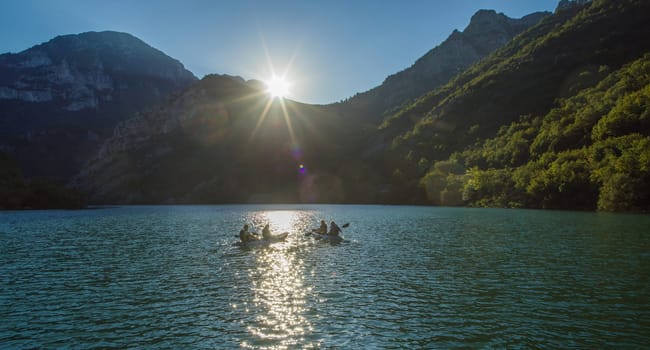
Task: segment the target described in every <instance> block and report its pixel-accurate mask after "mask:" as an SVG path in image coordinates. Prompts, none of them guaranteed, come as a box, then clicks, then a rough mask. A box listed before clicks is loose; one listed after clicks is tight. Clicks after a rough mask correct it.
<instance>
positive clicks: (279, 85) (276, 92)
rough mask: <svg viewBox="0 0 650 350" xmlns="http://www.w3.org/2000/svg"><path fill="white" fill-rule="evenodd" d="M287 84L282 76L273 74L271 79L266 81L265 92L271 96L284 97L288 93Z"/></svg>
mask: <svg viewBox="0 0 650 350" xmlns="http://www.w3.org/2000/svg"><path fill="white" fill-rule="evenodd" d="M289 86H290V84H289V82H288V81H286V80H285V79H284V78H283V77H278V76H275V75H274V76H273V77H272V78H271V79H269V80H267V81H266V92H268V94H269V95H271V97H280V98H282V97H286V96H287V95H289Z"/></svg>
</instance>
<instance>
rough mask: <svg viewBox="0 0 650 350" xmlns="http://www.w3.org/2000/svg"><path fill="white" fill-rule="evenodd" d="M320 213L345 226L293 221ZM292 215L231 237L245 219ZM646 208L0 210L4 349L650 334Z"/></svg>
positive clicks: (635, 340) (533, 343) (609, 338)
mask: <svg viewBox="0 0 650 350" xmlns="http://www.w3.org/2000/svg"><path fill="white" fill-rule="evenodd" d="M320 219H325V220H327V221H328V222H329V221H330V220H332V219H334V220H336V221H337V222H338V223H339V224H342V223H345V222H350V223H351V225H350V227H349V228H347V229H344V233H343V236H344V237H345V239H346V240H345V241H344V242H343V243H341V244H336V245H332V244H329V243H326V242H319V241H314V240H313V239H311V238H309V237H305V235H304V232H306V231H307V230H309V229H310V228H313V227H317V225H318V221H319V220H320ZM267 222H268V223H270V224H271V229H272V231H273V232H283V231H290V232H291V234H290V236H289V239H288V240H287V241H286V242H283V243H277V244H274V245H271V246H270V247H267V248H256V249H248V250H247V249H242V248H239V247H236V246H233V242H235V241H236V238H235V237H234V235H236V234H237V233H238V231H239V229H240V227H241V226H242V225H243V224H244V223H250V224H252V225H253V226H254V227H256V228H257V229H258V230H260V229H261V227H262V226H263V224H264V223H267ZM649 281H650V216H647V215H624V214H596V213H575V212H545V211H523V210H496V209H451V208H428V207H388V206H157V207H156V206H153V207H120V208H107V209H98V210H85V211H34V212H4V213H0V348H74V349H79V348H91V347H102V348H124V347H127V346H128V347H160V348H187V347H190V348H239V347H242V348H272V349H282V348H362V347H364V348H455V347H463V348H467V347H469V348H490V347H495V348H504V347H508V348H521V347H523V348H531V347H532V348H538V347H541V348H570V347H580V348H603V347H605V348H648V347H649V346H650V283H649Z"/></svg>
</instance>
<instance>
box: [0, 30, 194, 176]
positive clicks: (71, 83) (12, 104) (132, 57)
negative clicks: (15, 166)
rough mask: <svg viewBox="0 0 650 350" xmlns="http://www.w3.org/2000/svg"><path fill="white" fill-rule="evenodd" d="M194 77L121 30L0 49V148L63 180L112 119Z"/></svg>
mask: <svg viewBox="0 0 650 350" xmlns="http://www.w3.org/2000/svg"><path fill="white" fill-rule="evenodd" d="M195 81H196V77H194V75H193V74H192V73H190V72H189V71H187V70H186V69H185V68H184V67H183V65H182V64H181V63H180V62H178V61H177V60H174V59H172V58H170V57H168V56H166V55H165V54H164V53H162V52H160V51H159V50H156V49H154V48H152V47H151V46H149V45H147V44H145V43H144V42H142V41H141V40H139V39H137V38H135V37H133V36H131V35H129V34H126V33H118V32H88V33H82V34H78V35H64V36H59V37H56V38H54V39H52V40H50V41H48V42H46V43H43V44H40V45H37V46H34V47H32V48H30V49H27V50H25V51H22V52H20V53H16V54H10V53H8V54H3V55H0V150H2V151H4V152H6V153H7V154H8V155H9V157H11V158H13V159H15V160H17V161H18V163H19V164H20V167H21V168H22V169H23V172H24V173H25V175H26V176H28V177H47V178H55V179H61V180H65V179H69V178H70V177H71V176H72V175H73V174H75V173H77V172H78V171H79V169H80V166H81V164H82V163H83V162H84V161H85V160H87V159H88V157H89V156H90V155H92V154H94V153H95V152H96V151H97V149H98V147H99V145H100V144H101V142H102V141H103V140H104V139H105V138H106V137H107V136H108V135H110V134H111V133H112V130H113V128H114V127H115V125H116V124H117V123H118V122H120V121H122V120H125V119H127V118H128V117H131V116H133V114H134V113H135V112H136V111H139V110H142V109H146V108H149V107H150V106H153V105H155V104H157V103H160V102H161V101H163V100H164V99H165V98H166V97H167V96H168V95H169V94H170V93H172V92H174V91H178V90H180V89H183V88H186V87H187V86H189V85H190V84H192V83H194V82H195Z"/></svg>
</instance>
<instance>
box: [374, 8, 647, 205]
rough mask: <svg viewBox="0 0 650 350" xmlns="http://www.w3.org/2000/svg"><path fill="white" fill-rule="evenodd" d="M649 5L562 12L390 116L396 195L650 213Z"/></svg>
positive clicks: (387, 131) (390, 168)
mask: <svg viewBox="0 0 650 350" xmlns="http://www.w3.org/2000/svg"><path fill="white" fill-rule="evenodd" d="M649 11H650V3H648V2H647V1H641V0H621V1H613V0H599V1H592V2H588V3H584V2H580V3H574V4H573V6H568V7H566V6H565V7H562V8H559V9H558V11H556V13H555V14H554V15H553V16H550V17H548V18H545V19H544V20H542V21H541V22H540V23H539V24H538V25H536V26H534V27H532V28H530V29H529V30H527V31H526V32H524V33H522V34H521V35H520V36H518V37H516V38H515V39H514V40H513V41H511V42H510V43H508V44H507V45H506V46H504V47H503V48H502V49H499V50H497V51H496V52H495V53H493V54H492V55H490V56H489V57H487V58H486V59H484V60H482V61H481V62H479V63H477V64H476V65H474V66H472V67H471V68H470V69H468V70H467V71H465V72H463V73H461V74H460V75H458V76H456V77H455V78H454V79H452V80H451V81H450V82H449V83H448V84H446V85H445V86H443V87H441V88H439V89H437V90H434V91H431V92H429V93H427V94H425V95H423V96H422V97H420V98H419V99H418V100H417V101H415V102H414V103H412V104H410V105H408V106H406V107H404V108H402V109H401V110H399V111H398V112H396V113H394V114H393V115H392V116H390V117H389V118H387V119H386V120H385V122H384V123H383V124H382V125H381V128H380V132H381V133H382V135H383V136H384V137H385V138H386V139H388V140H391V144H392V149H391V151H390V152H388V153H389V154H388V155H387V154H381V155H378V157H381V158H382V159H383V158H386V157H390V158H391V159H393V160H394V161H393V162H391V163H390V164H388V165H387V166H385V167H384V174H385V176H391V178H392V183H393V185H394V187H393V188H392V193H393V195H394V196H395V197H394V198H396V199H395V200H398V201H406V200H413V198H415V200H416V201H419V202H422V203H433V204H443V205H478V206H483V205H485V206H513V207H530V208H557V209H589V210H592V209H602V210H649V209H650V199H649V198H648V196H647V193H648V190H649V189H648V188H647V183H650V164H649V163H648V162H647V161H648V159H649V157H650V154H648V152H649V151H648V150H649V149H650V148H648V144H649V142H650V140H649V139H648V136H649V135H650V130H649V128H648V122H647V120H648V117H647V116H648V113H649V112H648V110H649V109H650V104H649V103H648V102H647V101H648V89H649V88H650V87H649V86H648V82H649V81H648V79H647V77H648V71H647V67H648V56H647V55H648V53H649V52H650V42H649V41H648V40H647V38H648V37H649V35H650V22H649V21H647V16H646V14H647V13H649Z"/></svg>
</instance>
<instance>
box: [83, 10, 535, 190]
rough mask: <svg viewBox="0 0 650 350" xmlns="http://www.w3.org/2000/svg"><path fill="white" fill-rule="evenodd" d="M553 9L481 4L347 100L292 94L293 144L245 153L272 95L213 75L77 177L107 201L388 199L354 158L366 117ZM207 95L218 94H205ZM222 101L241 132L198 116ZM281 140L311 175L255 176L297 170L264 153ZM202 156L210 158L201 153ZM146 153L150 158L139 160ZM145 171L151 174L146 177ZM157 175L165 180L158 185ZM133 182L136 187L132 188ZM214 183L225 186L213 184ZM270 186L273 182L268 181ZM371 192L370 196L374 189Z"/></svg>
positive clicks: (277, 110) (127, 132) (141, 119)
mask: <svg viewBox="0 0 650 350" xmlns="http://www.w3.org/2000/svg"><path fill="white" fill-rule="evenodd" d="M547 15H548V14H547V13H536V14H532V15H529V16H526V17H524V18H522V19H511V18H508V17H506V16H505V15H503V14H497V13H496V12H494V11H487V10H482V11H479V12H477V13H476V14H475V15H474V16H473V17H472V20H471V21H470V24H469V26H468V27H467V28H466V29H465V31H463V32H458V31H455V32H454V33H453V34H452V35H451V36H450V37H449V39H447V40H446V41H445V42H444V43H443V44H441V45H440V46H439V47H437V48H435V49H433V50H431V51H430V52H429V53H427V54H426V55H425V56H424V57H422V58H421V59H420V60H418V61H417V62H416V63H415V64H414V65H413V66H412V67H411V68H408V69H406V70H404V71H403V72H400V73H397V74H395V75H393V76H391V77H389V78H387V79H386V81H385V83H384V84H382V85H381V86H379V87H377V88H375V89H373V90H371V91H369V92H367V93H364V94H359V95H357V96H355V97H353V98H352V99H350V100H349V101H347V102H346V103H343V104H335V105H329V106H307V105H303V104H300V103H297V102H294V101H286V104H287V106H288V107H289V108H288V109H287V110H288V111H289V112H290V114H291V115H294V114H295V115H298V116H301V117H297V118H295V119H296V120H293V119H294V118H290V119H291V120H292V127H293V129H294V130H293V131H294V134H295V135H294V137H295V140H294V141H293V146H287V145H284V144H281V142H279V141H278V140H266V141H262V140H255V144H257V146H255V147H262V148H260V149H259V151H258V152H252V153H251V151H250V149H246V150H241V149H239V148H238V147H239V145H233V144H231V143H233V142H238V140H246V139H248V137H249V134H248V133H250V130H253V129H255V127H256V126H255V125H256V124H255V123H256V118H257V116H259V115H260V114H261V113H262V112H263V107H264V106H265V103H266V101H267V99H266V97H265V96H264V94H262V93H261V91H260V90H259V87H258V86H259V84H256V83H254V82H244V81H243V80H241V78H237V77H229V76H216V75H215V76H210V77H206V78H205V79H204V80H203V81H201V83H200V84H198V85H197V86H194V87H192V88H190V89H188V90H187V91H185V92H183V93H182V94H180V95H179V96H176V97H175V99H174V100H173V101H169V102H168V103H167V104H163V105H161V106H160V107H159V109H158V110H157V111H155V112H151V113H143V114H142V115H140V116H138V117H136V118H134V119H132V120H128V121H126V122H124V123H122V124H120V126H119V127H118V128H117V129H116V131H115V135H114V136H113V137H112V138H110V139H109V140H108V142H107V143H106V144H105V145H104V146H103V147H102V149H101V150H100V152H99V154H98V155H97V157H96V158H94V159H93V160H92V162H90V164H89V166H88V167H87V168H86V169H84V171H83V173H82V174H81V175H80V177H79V178H78V180H77V185H78V186H79V187H80V188H81V189H83V190H85V191H87V192H89V193H90V194H91V196H92V198H93V199H95V200H97V201H101V202H130V203H154V202H161V201H163V202H197V201H198V202H210V201H212V202H214V201H219V202H224V201H225V202H227V201H238V202H246V201H250V200H256V198H273V199H274V200H293V201H320V202H323V201H341V200H346V201H356V202H373V201H375V200H378V199H379V198H380V197H381V195H379V197H377V193H380V192H381V191H382V189H381V188H382V186H383V184H382V182H383V180H381V179H379V178H377V177H376V176H375V175H373V174H374V171H373V169H371V168H369V167H366V166H363V165H360V164H359V162H358V161H359V157H358V156H355V154H357V150H359V149H360V148H365V147H367V146H368V145H367V142H366V141H367V138H368V137H369V136H370V137H372V135H368V134H363V135H360V134H359V133H358V131H359V129H358V125H359V121H362V120H368V117H370V120H371V123H372V125H373V128H374V127H376V123H377V120H379V119H378V118H377V116H376V115H381V114H382V113H383V111H384V110H386V109H387V108H392V107H395V106H396V105H399V104H401V103H403V102H404V101H405V100H408V99H411V98H413V97H416V96H417V95H419V94H420V93H421V92H424V91H428V90H430V89H431V88H433V87H437V86H439V85H441V84H443V83H445V82H446V81H448V80H449V78H450V77H452V76H453V75H455V74H456V73H457V72H458V71H459V70H462V69H464V68H466V67H468V66H470V65H471V64H472V63H473V62H475V61H477V60H479V59H480V58H482V57H484V56H486V55H488V54H489V53H490V52H491V51H493V50H495V49H496V48H498V47H500V46H502V45H504V44H505V43H506V42H508V41H509V40H510V39H511V38H512V37H513V36H515V35H516V34H518V33H520V32H521V31H523V30H524V29H526V28H528V27H530V26H532V25H534V24H535V23H536V22H538V21H539V20H540V19H541V18H543V17H544V16H547ZM452 66H453V67H452ZM226 91H227V92H226ZM205 96H211V97H210V98H208V99H206V97H205ZM251 96H254V97H251ZM199 97H201V98H199ZM241 101H248V103H249V104H252V105H255V106H257V109H254V110H253V112H251V110H250V108H248V109H246V108H244V106H242V105H240V104H241ZM251 101H252V102H251ZM215 106H219V107H215ZM218 108H221V110H223V109H224V108H225V110H226V111H228V116H229V118H230V119H229V123H235V124H236V125H239V126H238V127H237V128H235V129H231V128H225V129H222V130H214V129H215V128H222V127H225V126H224V125H222V122H217V121H216V120H217V119H218V118H215V119H214V120H213V122H206V120H209V118H208V117H207V116H204V115H202V114H201V116H199V117H197V116H196V115H195V112H194V111H196V110H200V111H206V110H208V111H209V110H215V109H218ZM201 113H203V112H201ZM268 113H269V115H270V116H274V117H273V118H271V119H273V120H282V119H283V118H284V117H283V116H282V109H281V106H280V105H279V104H278V103H277V102H276V103H274V104H272V105H271V108H270V110H269V112H268ZM179 118H181V119H179ZM189 120H192V121H191V122H189ZM305 121H308V124H306V125H304V127H303V128H300V127H298V126H297V125H298V124H299V123H301V122H305ZM186 123H190V124H192V125H201V128H199V129H196V128H194V127H193V129H192V130H195V132H197V133H199V134H202V133H205V132H208V131H207V130H212V131H210V132H211V133H216V134H219V135H223V138H224V139H223V140H220V141H219V142H217V144H218V147H217V146H215V145H214V144H210V145H205V144H204V143H202V142H198V141H196V138H201V137H202V136H198V135H190V134H188V132H187V130H186V129H185V128H183V126H182V124H186ZM162 130H164V131H162ZM180 130H183V131H182V132H181V131H180ZM319 130H320V131H319ZM210 132H208V133H210ZM327 134H330V135H332V140H331V141H330V142H325V141H324V140H325V139H324V138H323V136H322V135H327ZM172 135H175V136H172ZM181 135H182V136H181ZM289 136H290V135H286V134H285V135H284V138H283V140H284V141H286V140H288V139H290V137H289ZM284 141H283V142H284ZM197 142H198V143H197ZM265 142H266V143H265ZM249 146H250V147H253V146H252V145H249ZM214 147H217V148H214ZM274 147H275V148H276V149H277V150H278V152H279V153H283V152H286V150H287V149H289V148H291V147H294V148H300V149H301V153H302V154H303V156H304V158H305V159H302V160H301V161H303V162H307V163H309V165H310V166H309V168H308V169H309V174H308V175H305V176H302V175H301V176H302V177H300V178H294V177H292V176H289V175H288V174H284V175H285V176H289V180H286V179H285V180H286V181H285V180H282V179H280V178H277V179H274V176H268V175H266V176H265V178H268V179H266V180H265V181H260V180H259V179H258V177H259V176H258V175H253V176H251V175H248V173H250V172H251V171H252V169H256V170H255V171H253V173H258V172H259V173H262V174H263V173H265V172H266V171H267V170H266V169H265V167H264V166H262V167H258V166H257V165H258V164H266V167H271V168H273V167H277V163H281V164H284V167H286V168H287V169H293V170H295V169H296V166H297V165H296V164H294V163H295V160H291V159H284V160H278V159H276V161H275V162H274V164H275V165H274V164H267V161H268V159H275V158H268V157H262V156H260V154H267V153H268V149H272V148H274ZM145 149H146V150H147V151H146V152H148V153H146V152H145V153H143V152H144V151H142V150H145ZM224 149H231V150H232V152H235V150H237V152H240V153H245V154H247V155H249V157H250V160H249V161H248V162H241V159H239V161H236V160H235V159H231V158H230V155H229V154H228V153H227V152H224ZM310 149H311V150H312V151H310ZM161 150H166V151H165V152H162V151H161ZM161 152H162V153H165V154H161ZM167 153H173V154H174V155H173V156H172V155H170V154H167ZM198 153H200V154H203V156H198V155H196V154H198ZM142 154H148V155H147V156H146V157H145V158H142V157H141V156H142ZM170 157H171V158H170ZM197 157H198V158H201V157H208V158H207V159H205V162H198V161H196V160H194V161H193V163H192V164H186V163H185V160H188V159H194V158H197ZM172 158H173V159H174V160H175V161H179V162H180V164H183V165H182V166H180V167H178V166H176V167H175V166H174V165H172V163H171V160H170V159H172ZM258 158H259V159H258ZM124 159H128V161H125V160H124ZM181 159H182V160H181ZM212 162H216V163H219V164H222V163H230V162H233V163H234V164H239V165H238V166H245V167H246V168H247V169H248V170H247V172H246V173H245V174H240V172H241V171H240V170H238V169H236V168H234V167H232V166H231V167H224V166H222V165H219V166H217V165H211V166H210V168H211V169H212V170H210V171H206V170H205V169H201V166H205V165H206V164H210V163H212ZM337 163H338V164H337ZM145 164H146V165H145ZM161 164H167V165H166V166H165V165H162V167H163V168H165V172H164V173H158V171H157V170H150V169H159V168H160V166H161ZM180 169H185V170H184V171H183V173H184V175H180V174H178V175H176V176H177V181H176V182H175V183H169V181H168V180H165V179H163V177H168V176H174V175H172V174H173V173H176V172H178V171H180ZM190 173H192V174H199V173H204V175H203V176H202V177H201V176H198V177H197V176H196V175H190ZM120 175H122V176H120ZM303 175H304V174H303ZM364 177H367V178H371V179H372V181H366V184H365V185H361V184H359V183H358V182H363V178H364ZM145 178H146V179H148V180H147V181H144V179H145ZM127 179H130V180H127ZM343 179H345V181H346V188H343V185H342V183H343V182H342V181H343ZM127 181H130V182H131V185H128V184H127V183H126V182H127ZM305 181H311V185H310V186H311V188H312V190H311V191H312V192H313V193H311V194H309V195H306V194H305V190H304V189H300V188H301V186H302V187H304V186H305V185H303V184H302V183H303V182H305ZM347 181H351V182H357V184H356V185H354V186H347ZM157 182H159V184H156V183H157ZM133 183H137V184H138V185H137V186H135V185H133ZM327 183H337V188H338V190H337V191H330V192H329V193H328V192H327V191H322V190H319V189H318V188H321V187H323V186H325V184H327ZM163 184H164V185H163ZM208 184H209V185H208ZM217 184H218V187H219V188H215V186H217ZM233 184H237V186H240V187H246V190H244V189H239V190H235V189H234V188H233V186H234V185H233ZM263 184H267V185H268V186H262V185H263ZM206 186H207V187H206ZM206 188H210V190H209V191H207V192H208V193H211V195H207V194H206V193H204V194H203V195H198V194H199V193H201V191H200V190H201V189H202V190H206ZM269 188H273V189H272V190H270V189H269ZM371 193H372V195H369V194H371Z"/></svg>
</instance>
